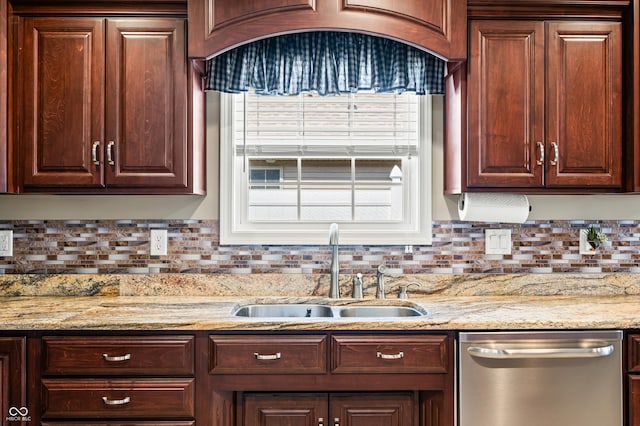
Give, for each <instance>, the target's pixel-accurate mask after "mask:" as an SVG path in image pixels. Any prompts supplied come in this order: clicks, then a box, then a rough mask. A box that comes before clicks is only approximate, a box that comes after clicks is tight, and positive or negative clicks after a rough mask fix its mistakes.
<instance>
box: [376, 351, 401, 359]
mask: <svg viewBox="0 0 640 426" xmlns="http://www.w3.org/2000/svg"><path fill="white" fill-rule="evenodd" d="M376 356H377V357H378V358H380V359H402V358H404V352H398V353H397V354H383V353H382V352H377V353H376Z"/></svg>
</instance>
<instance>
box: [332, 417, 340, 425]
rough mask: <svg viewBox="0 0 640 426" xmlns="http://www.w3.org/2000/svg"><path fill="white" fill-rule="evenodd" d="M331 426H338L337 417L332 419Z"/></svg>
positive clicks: (338, 420) (338, 419)
mask: <svg viewBox="0 0 640 426" xmlns="http://www.w3.org/2000/svg"><path fill="white" fill-rule="evenodd" d="M333 426H340V418H339V417H335V418H334V419H333Z"/></svg>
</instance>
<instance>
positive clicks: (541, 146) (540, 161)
mask: <svg viewBox="0 0 640 426" xmlns="http://www.w3.org/2000/svg"><path fill="white" fill-rule="evenodd" d="M536 145H537V146H538V152H539V153H540V154H539V156H538V161H536V164H537V165H538V166H542V165H543V164H544V144H543V143H542V142H536Z"/></svg>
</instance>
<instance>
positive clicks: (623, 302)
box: [0, 296, 640, 331]
mask: <svg viewBox="0 0 640 426" xmlns="http://www.w3.org/2000/svg"><path fill="white" fill-rule="evenodd" d="M0 300H1V304H2V308H3V309H2V310H1V311H0V329H1V330H174V331H175V330H192V331H195V330H237V331H247V330H474V329H475V330H510V329H513V330H516V329H529V330H533V329H535V330H542V329H610V328H616V329H637V328H640V314H639V313H640V297H638V296H615V297H576V296H457V297H448V296H428V297H419V298H415V299H411V300H409V301H401V300H398V299H385V300H375V299H373V300H371V299H369V300H365V301H355V300H354V299H340V300H338V301H335V300H330V299H323V298H318V297H309V298H301V297H296V298H289V297H261V298H255V297H254V298H251V297H245V298H238V297H207V296H90V297H3V298H1V299H0ZM256 302H257V303H261V302H267V303H278V302H302V303H338V304H351V303H372V304H415V305H417V306H418V307H419V308H422V309H424V310H426V311H427V315H426V316H423V317H411V318H393V319H388V318H357V319H354V318H300V319H297V318H296V319H294V318H287V319H264V318H263V319H255V318H239V317H233V316H232V315H231V312H232V310H233V309H234V308H235V307H236V306H238V305H242V304H250V303H256Z"/></svg>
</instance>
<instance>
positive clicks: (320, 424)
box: [318, 417, 324, 426]
mask: <svg viewBox="0 0 640 426" xmlns="http://www.w3.org/2000/svg"><path fill="white" fill-rule="evenodd" d="M318 426H324V418H322V417H318Z"/></svg>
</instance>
